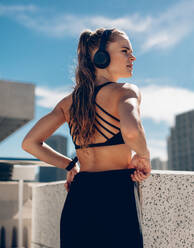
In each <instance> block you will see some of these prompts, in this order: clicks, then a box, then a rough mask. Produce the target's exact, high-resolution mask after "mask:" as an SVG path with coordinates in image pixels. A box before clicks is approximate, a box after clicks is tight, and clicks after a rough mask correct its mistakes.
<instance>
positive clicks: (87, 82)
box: [70, 28, 125, 148]
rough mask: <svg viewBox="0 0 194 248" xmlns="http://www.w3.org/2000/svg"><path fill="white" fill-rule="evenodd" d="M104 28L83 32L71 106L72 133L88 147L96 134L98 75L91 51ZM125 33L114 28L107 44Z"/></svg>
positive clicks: (78, 50) (79, 43)
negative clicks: (95, 95)
mask: <svg viewBox="0 0 194 248" xmlns="http://www.w3.org/2000/svg"><path fill="white" fill-rule="evenodd" d="M104 30H105V29H104V28H99V29H96V30H95V31H94V32H92V31H91V30H90V29H86V30H84V31H83V32H82V33H81V35H80V39H79V42H78V48H77V55H78V64H77V66H76V69H75V81H76V85H75V86H74V87H73V88H74V90H73V93H72V105H71V106H70V127H73V132H72V133H71V135H72V136H73V137H77V139H78V141H79V144H80V145H81V147H82V148H86V147H87V145H88V144H89V143H90V142H92V141H93V138H94V134H95V128H94V122H95V117H96V112H95V104H94V97H93V96H94V87H95V83H94V82H95V79H96V75H95V66H94V64H93V62H92V53H91V52H92V50H93V49H95V48H99V45H100V40H101V37H102V34H103V31H104ZM124 34H125V33H124V32H122V31H119V30H118V29H115V28H114V30H113V31H112V32H111V35H110V36H109V39H108V41H107V45H108V43H109V42H114V41H116V39H117V38H118V35H124ZM74 142H75V140H74Z"/></svg>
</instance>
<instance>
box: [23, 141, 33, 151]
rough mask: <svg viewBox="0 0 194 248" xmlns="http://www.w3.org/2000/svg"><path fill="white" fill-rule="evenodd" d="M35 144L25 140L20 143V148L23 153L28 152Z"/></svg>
mask: <svg viewBox="0 0 194 248" xmlns="http://www.w3.org/2000/svg"><path fill="white" fill-rule="evenodd" d="M34 144H35V142H34V141H32V140H30V139H25V138H24V140H23V141H22V144H21V147H22V149H23V150H24V151H26V152H30V150H31V149H32V147H33V146H34Z"/></svg>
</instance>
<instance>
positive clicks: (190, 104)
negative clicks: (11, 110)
mask: <svg viewBox="0 0 194 248" xmlns="http://www.w3.org/2000/svg"><path fill="white" fill-rule="evenodd" d="M140 91H141V94H142V102H141V105H140V106H141V107H140V109H141V116H142V118H151V119H152V120H153V121H154V122H156V123H159V122H161V121H164V122H166V123H167V124H168V125H170V126H172V125H174V118H175V115H176V114H179V113H182V112H186V111H189V110H192V109H194V91H191V90H188V89H184V88H179V87H177V86H176V87H171V86H156V85H149V86H146V87H142V88H140Z"/></svg>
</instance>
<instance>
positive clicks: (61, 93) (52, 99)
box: [35, 87, 72, 109]
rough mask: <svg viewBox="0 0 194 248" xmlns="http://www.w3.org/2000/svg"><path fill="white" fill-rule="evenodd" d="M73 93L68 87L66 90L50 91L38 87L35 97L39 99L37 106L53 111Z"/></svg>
mask: <svg viewBox="0 0 194 248" xmlns="http://www.w3.org/2000/svg"><path fill="white" fill-rule="evenodd" d="M71 91H72V90H70V87H69V88H68V87H66V88H65V89H64V88H57V89H49V88H46V87H36V88H35V95H36V96H37V97H38V99H37V102H36V104H37V105H38V106H40V107H44V108H49V109H52V108H54V107H55V106H56V105H57V103H58V102H59V101H60V100H62V99H63V98H64V97H65V96H66V95H68V94H69V93H70V92H71Z"/></svg>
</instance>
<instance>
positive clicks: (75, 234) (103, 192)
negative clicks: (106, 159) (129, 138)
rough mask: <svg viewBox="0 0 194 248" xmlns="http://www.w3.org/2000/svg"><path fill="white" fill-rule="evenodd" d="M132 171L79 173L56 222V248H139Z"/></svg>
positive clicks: (140, 227) (139, 223)
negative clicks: (58, 236)
mask: <svg viewBox="0 0 194 248" xmlns="http://www.w3.org/2000/svg"><path fill="white" fill-rule="evenodd" d="M134 170H135V169H119V170H108V171H98V172H87V171H81V172H79V173H77V174H76V175H75V176H74V180H73V181H72V183H71V186H70V190H69V192H68V194H67V197H66V200H65V203H64V207H63V210H62V213H61V219H60V248H79V247H80V248H81V247H84V248H89V247H90V248H97V247H98V248H105V247H106V248H116V247H117V248H142V247H143V234H142V226H141V214H140V205H139V198H138V197H136V196H137V194H136V193H137V185H136V182H134V181H132V179H131V177H130V174H131V173H133V172H134ZM135 190H136V193H135Z"/></svg>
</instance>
